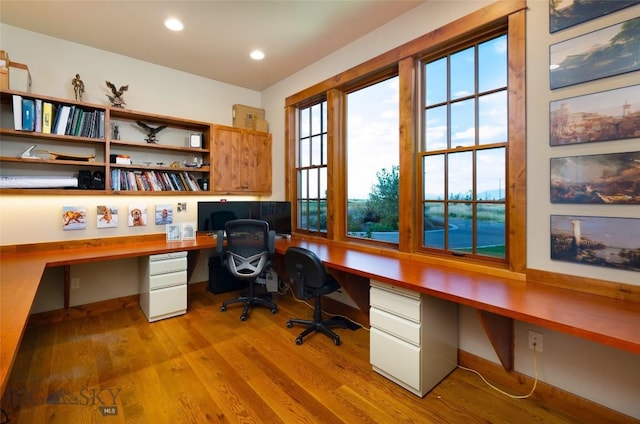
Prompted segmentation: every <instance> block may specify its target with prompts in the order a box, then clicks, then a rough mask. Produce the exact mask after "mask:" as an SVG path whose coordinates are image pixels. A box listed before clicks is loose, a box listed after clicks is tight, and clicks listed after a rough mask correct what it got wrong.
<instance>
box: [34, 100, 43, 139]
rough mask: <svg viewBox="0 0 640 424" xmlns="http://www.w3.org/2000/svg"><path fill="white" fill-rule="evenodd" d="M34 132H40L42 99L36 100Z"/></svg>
mask: <svg viewBox="0 0 640 424" xmlns="http://www.w3.org/2000/svg"><path fill="white" fill-rule="evenodd" d="M35 119H36V123H35V131H36V132H42V99H36V117H35Z"/></svg>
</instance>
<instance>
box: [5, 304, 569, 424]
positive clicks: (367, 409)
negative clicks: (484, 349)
mask: <svg viewBox="0 0 640 424" xmlns="http://www.w3.org/2000/svg"><path fill="white" fill-rule="evenodd" d="M235 295H237V293H226V294H221V295H213V294H212V293H209V292H194V293H190V294H189V310H188V313H187V314H186V315H184V316H180V317H175V318H171V319H167V320H162V321H158V322H154V323H148V322H147V321H146V319H145V317H144V315H143V314H142V312H141V311H140V309H139V308H138V307H137V306H135V305H134V306H129V307H125V308H122V309H116V310H104V309H99V310H97V312H94V313H91V308H86V307H85V308H83V311H84V312H86V313H88V314H89V315H86V316H81V315H80V314H79V313H66V314H65V315H66V316H67V317H71V318H68V319H66V320H65V319H55V318H52V319H51V321H49V323H47V321H46V320H44V319H42V318H38V319H35V320H34V323H38V324H37V325H32V326H30V327H28V328H27V330H26V333H25V335H24V338H23V342H22V345H21V348H20V352H19V354H18V357H17V359H16V362H15V366H14V368H13V371H12V374H11V378H10V382H9V385H8V389H7V392H5V395H4V397H3V398H2V408H3V409H4V410H5V411H6V412H7V413H8V414H9V417H10V418H11V423H12V424H14V423H28V424H32V423H65V424H68V423H103V422H104V423H108V424H117V423H118V424H119V423H136V424H138V423H149V424H158V423H160V424H163V423H171V424H173V423H229V424H235V423H238V424H251V423H255V424H258V423H269V424H272V423H282V424H297V423H310V424H316V423H318V424H334V423H335V424H360V423H363V424H370V423H390V424H400V423H421V424H422V423H464V424H476V423H525V424H526V423H536V424H540V423H553V424H574V423H578V422H579V421H578V420H576V419H573V418H571V417H568V416H566V415H564V414H562V413H559V412H557V411H553V410H548V409H547V408H545V407H544V406H543V405H540V404H539V403H538V402H536V401H534V400H525V401H523V400H513V399H509V398H507V397H505V396H503V395H501V394H498V393H497V392H495V391H494V390H492V389H490V388H488V387H487V386H486V385H485V384H484V383H482V382H481V381H480V380H479V379H478V377H477V376H475V375H474V374H471V373H469V372H467V371H464V370H461V369H457V370H455V371H454V372H453V373H452V374H451V375H450V376H449V377H447V378H446V379H445V380H444V381H443V382H441V383H440V384H439V385H438V386H436V387H435V388H434V389H433V390H432V391H431V392H430V393H429V394H427V396H425V397H424V398H419V397H417V396H415V395H413V394H411V393H409V392H408V391H406V390H404V389H402V388H400V387H399V386H397V385H396V384H394V383H393V382H391V381H389V380H387V379H386V378H384V377H382V376H380V375H379V374H377V373H375V372H373V371H372V370H371V365H370V364H369V333H368V331H366V330H364V329H359V330H357V331H352V330H349V329H337V330H336V331H337V332H338V333H339V334H340V337H341V339H342V341H343V344H342V345H340V346H335V345H334V344H333V341H332V340H331V339H329V338H328V337H326V336H324V335H321V334H314V335H311V336H309V337H308V338H306V339H305V341H304V343H303V344H302V345H301V346H297V345H296V344H295V338H296V336H297V335H298V334H299V333H300V332H301V331H302V328H300V327H297V326H296V327H293V328H291V329H289V328H287V327H286V325H285V324H286V321H287V320H288V319H289V318H292V317H296V318H310V317H311V316H312V310H311V309H309V308H308V307H307V306H306V305H304V304H302V303H298V302H296V301H295V300H294V299H293V298H292V297H291V296H290V295H286V296H275V300H276V301H277V303H278V305H279V311H278V313H277V314H275V315H274V314H271V312H270V310H269V309H266V308H261V307H258V308H256V309H254V310H253V311H251V313H250V315H249V319H248V320H247V321H246V322H242V321H240V319H239V316H240V311H241V307H240V306H238V305H234V306H230V307H229V308H228V310H227V311H226V312H224V313H223V312H221V311H220V304H221V302H222V301H223V300H225V299H227V298H231V297H233V296H235ZM87 311H88V312H87ZM49 315H51V316H52V317H55V314H49ZM20 390H22V392H20ZM96 392H97V393H100V394H101V395H100V396H97V397H96V396H94V397H93V398H92V397H91V394H92V393H93V394H94V395H95V393H96ZM28 393H34V394H38V393H39V394H40V397H29V396H28ZM20 394H22V397H21V396H19V395H20ZM56 394H59V395H60V396H66V398H64V399H62V400H67V402H66V403H61V402H57V403H56V402H49V403H47V397H51V396H53V395H56ZM109 394H112V396H114V397H113V398H114V399H115V406H116V407H117V414H116V415H113V416H103V411H102V409H101V408H100V407H102V406H110V405H107V404H108V403H109V401H107V400H106V398H107V397H108V396H109ZM73 399H76V400H77V401H78V402H76V403H80V404H72V403H73V402H71V401H69V400H73ZM59 400H60V399H59Z"/></svg>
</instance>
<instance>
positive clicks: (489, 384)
mask: <svg viewBox="0 0 640 424" xmlns="http://www.w3.org/2000/svg"><path fill="white" fill-rule="evenodd" d="M537 353H538V352H537V351H536V345H535V344H534V345H533V372H534V375H535V380H534V381H533V387H532V388H531V391H530V392H529V393H527V394H526V395H512V394H510V393H507V392H505V391H503V390H500V389H499V388H497V387H495V386H494V385H492V384H491V383H489V382H488V381H487V379H486V378H484V377H483V376H482V374H480V373H479V372H478V371H476V370H473V369H471V368H467V367H463V366H462V365H458V368H462V369H463V370H465V371H470V372H472V373H475V374H477V375H479V376H480V378H481V379H482V381H484V382H485V383H486V384H487V386H489V387H491V388H492V389H494V390H496V391H498V392H500V393H502V394H503V395H505V396H508V397H510V398H512V399H527V398H528V397H531V395H532V394H533V392H534V391H535V390H536V386H537V385H538V355H537Z"/></svg>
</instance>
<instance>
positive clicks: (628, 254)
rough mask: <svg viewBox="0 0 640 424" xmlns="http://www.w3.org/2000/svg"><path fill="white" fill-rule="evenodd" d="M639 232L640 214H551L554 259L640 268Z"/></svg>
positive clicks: (623, 267) (618, 267) (617, 267)
mask: <svg viewBox="0 0 640 424" xmlns="http://www.w3.org/2000/svg"><path fill="white" fill-rule="evenodd" d="M638 234H640V219H639V218H618V217H599V216H596V217H594V216H575V215H551V219H550V236H551V237H550V239H551V252H550V253H551V259H552V260H558V261H565V262H573V263H578V264H585V265H596V266H601V267H607V268H616V269H624V270H629V271H640V259H639V258H640V238H638V237H636V236H637V235H638ZM634 235H636V236H634Z"/></svg>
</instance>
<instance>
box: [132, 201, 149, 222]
mask: <svg viewBox="0 0 640 424" xmlns="http://www.w3.org/2000/svg"><path fill="white" fill-rule="evenodd" d="M146 225H147V207H146V206H135V205H132V206H129V227H144V226H146Z"/></svg>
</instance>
